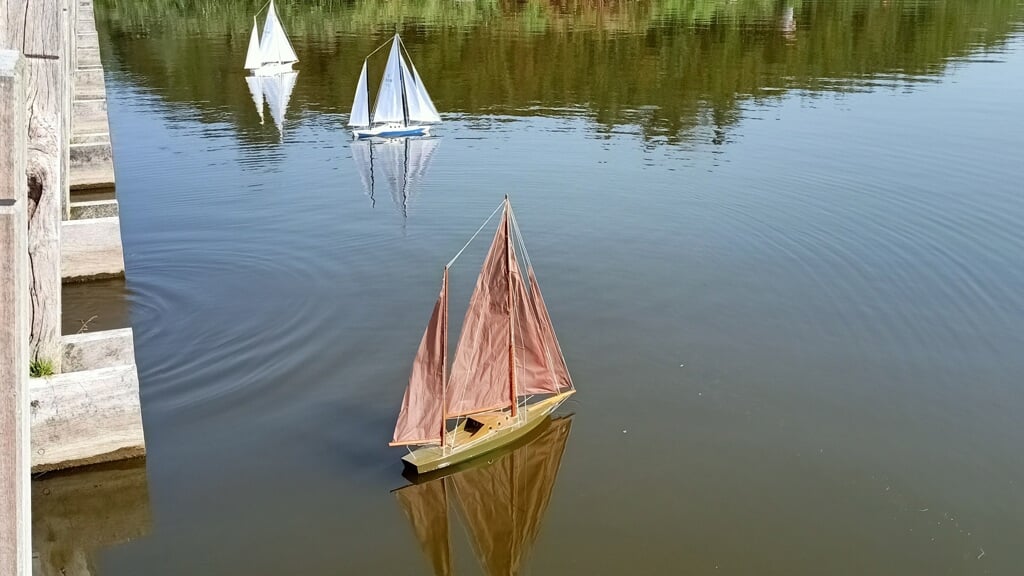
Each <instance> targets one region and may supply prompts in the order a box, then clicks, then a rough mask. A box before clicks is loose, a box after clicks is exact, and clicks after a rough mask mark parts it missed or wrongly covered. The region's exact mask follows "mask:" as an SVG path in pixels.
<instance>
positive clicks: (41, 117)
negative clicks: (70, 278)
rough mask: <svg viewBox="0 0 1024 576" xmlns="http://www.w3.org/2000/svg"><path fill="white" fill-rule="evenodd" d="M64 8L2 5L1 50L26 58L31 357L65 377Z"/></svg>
mask: <svg viewBox="0 0 1024 576" xmlns="http://www.w3.org/2000/svg"><path fill="white" fill-rule="evenodd" d="M66 1H67V0H56V1H55V0H5V3H4V6H3V8H4V10H5V11H6V18H5V19H4V20H3V21H0V23H2V24H3V25H2V26H0V28H3V30H2V31H0V48H8V49H14V50H21V51H22V52H23V53H24V55H25V58H26V65H25V72H26V83H25V86H26V89H25V94H26V107H27V116H26V118H27V119H28V126H27V130H28V139H27V146H28V155H27V157H26V161H25V171H26V175H27V179H28V204H27V206H26V210H27V214H28V252H29V266H30V269H31V271H30V274H29V277H30V279H31V286H30V295H31V297H30V304H29V305H30V310H31V312H30V316H29V321H30V333H29V345H30V354H31V356H32V358H33V359H36V360H46V361H49V362H51V363H52V364H53V367H54V369H55V370H56V371H59V370H60V362H61V357H62V355H63V354H62V353H61V349H60V345H61V339H60V336H61V334H60V325H61V323H60V313H61V297H60V291H61V275H60V222H61V219H62V216H63V215H64V213H65V209H66V208H65V206H66V204H67V201H68V195H67V185H68V178H67V167H68V164H69V160H68V159H67V154H68V152H67V146H66V142H67V136H68V134H67V133H66V131H65V130H64V122H65V114H64V111H65V110H68V109H69V108H70V104H68V102H69V100H68V98H70V96H69V92H70V91H69V84H68V82H69V80H68V75H67V74H66V71H67V65H68V63H67V59H68V56H67V47H68V44H69V42H68V35H69V33H70V29H69V26H68V23H67V12H66V11H65V10H64V9H63V8H64V7H65V6H66V3H65V2H66Z"/></svg>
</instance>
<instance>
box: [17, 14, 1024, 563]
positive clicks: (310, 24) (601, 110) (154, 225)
mask: <svg viewBox="0 0 1024 576" xmlns="http://www.w3.org/2000/svg"><path fill="white" fill-rule="evenodd" d="M258 4H259V3H242V2H236V1H233V0H232V1H220V2H218V1H214V0H183V1H178V2H172V1H169V0H139V1H126V0H98V4H97V7H96V13H97V20H98V25H99V33H100V43H101V47H102V48H101V49H102V56H103V62H104V64H105V67H106V81H107V93H108V96H109V110H110V124H111V132H112V138H113V141H114V148H115V162H116V170H117V182H118V188H117V194H118V197H119V199H120V202H121V226H122V231H123V240H124V247H125V261H126V265H127V282H126V283H121V282H112V283H110V282H108V283H104V284H100V285H88V286H76V287H69V289H68V291H67V293H68V296H67V299H68V305H67V307H68V311H67V316H68V320H67V322H68V326H67V329H69V330H74V329H77V328H78V327H79V326H80V323H79V320H84V319H87V318H89V317H91V316H93V315H96V316H97V318H96V319H95V320H94V321H93V322H92V324H91V325H90V326H91V327H92V329H97V328H98V327H103V326H116V325H125V324H129V323H130V325H131V326H133V327H134V329H135V343H136V354H137V357H138V367H139V373H140V378H141V394H142V406H143V413H144V420H145V426H146V438H147V443H148V448H149V456H148V459H147V462H146V472H145V474H146V476H147V477H148V484H146V486H145V490H147V491H148V500H147V499H145V498H143V499H141V500H142V502H143V503H142V504H139V505H141V506H144V507H146V510H145V511H143V512H139V514H142V515H143V516H142V517H145V518H147V520H146V521H145V523H144V524H145V526H144V527H142V528H140V529H139V530H137V531H136V532H134V533H132V534H130V535H128V536H125V537H123V538H109V539H106V540H105V539H104V538H101V537H99V536H97V537H96V538H95V541H91V543H89V546H90V547H91V548H90V551H89V552H88V553H87V554H86V556H87V557H88V564H89V566H90V568H89V569H90V570H91V572H90V573H92V574H98V575H102V576H114V575H125V576H128V575H138V574H147V575H151V576H162V575H181V574H190V575H228V574H231V575H236V574H237V575H241V574H357V573H380V574H430V573H432V568H431V563H430V561H429V559H428V558H427V557H426V556H425V555H424V553H423V552H422V551H421V547H420V544H419V542H418V541H417V538H416V535H415V533H414V531H413V529H412V527H411V525H410V522H409V521H408V519H407V518H406V516H405V514H404V512H403V509H402V507H401V506H400V503H399V501H398V499H397V498H396V496H395V495H394V494H392V493H390V491H391V490H392V489H395V488H398V487H400V486H402V485H404V484H405V483H406V482H405V480H404V479H403V478H402V476H401V475H400V472H401V465H400V461H399V458H400V457H401V456H402V454H403V451H402V450H401V449H391V448H388V447H387V442H388V440H389V439H390V438H391V436H390V434H391V431H392V428H393V425H394V419H395V416H396V414H397V410H398V405H399V403H400V400H401V397H402V393H403V390H404V387H405V384H406V381H407V379H408V373H409V368H410V365H411V362H412V357H413V354H414V353H415V349H416V346H417V343H418V342H419V339H420V337H421V335H422V332H423V328H424V326H425V324H426V321H427V318H428V316H429V314H430V309H431V306H432V304H433V302H434V299H435V298H436V297H437V290H438V287H439V282H440V277H441V269H442V266H443V265H444V263H445V262H447V261H448V259H449V258H450V257H451V256H453V255H454V253H455V252H456V251H457V250H458V249H459V248H460V247H461V246H462V244H463V243H464V242H465V241H466V240H467V239H468V238H469V236H470V235H471V234H472V233H473V231H474V230H476V228H477V226H479V224H480V223H481V222H482V221H483V219H484V218H485V217H486V216H487V215H488V214H490V213H491V211H492V210H493V209H494V208H495V207H496V206H497V205H498V203H499V202H500V200H501V198H502V197H503V195H504V194H506V193H507V194H509V195H510V196H511V198H512V202H513V205H514V206H515V209H516V213H517V215H518V219H519V222H520V226H521V228H522V232H523V235H524V237H525V239H526V241H527V246H528V248H529V251H530V255H531V258H532V260H533V263H534V265H535V267H536V270H537V274H538V277H539V280H540V283H541V285H542V286H543V289H544V295H545V298H546V300H547V303H548V306H549V307H550V309H551V315H552V317H553V320H554V324H555V328H556V329H557V331H558V334H559V337H560V340H561V343H562V347H563V349H564V352H565V355H566V357H567V360H568V365H569V368H570V370H571V371H572V373H573V376H574V380H575V382H576V385H577V387H578V389H579V393H578V394H577V395H576V396H575V397H574V398H573V400H572V401H571V402H569V403H568V404H567V405H566V406H565V407H564V408H563V410H562V411H563V412H565V413H569V412H572V413H575V416H574V417H573V419H572V427H571V434H570V435H569V437H568V439H567V441H565V448H564V455H562V457H561V465H560V469H559V471H558V474H557V478H556V479H555V480H554V483H553V486H554V488H553V492H552V494H551V496H550V501H549V503H548V504H547V506H546V509H544V510H542V514H540V515H539V517H537V518H533V519H531V520H534V521H536V522H539V523H540V528H539V532H538V533H537V535H536V537H535V538H534V539H533V540H532V542H531V543H529V545H528V546H527V547H526V551H525V553H524V555H523V557H522V560H521V563H520V567H521V573H523V574H715V575H747V574H778V575H794V574H801V575H803V574H806V575H812V574H813V575H818V574H835V575H840V574H849V575H861V574H878V575H885V574H892V575H896V574H900V575H905V574H922V575H924V574H928V575H933V574H1019V573H1020V571H1021V567H1022V566H1024V549H1022V547H1021V542H1024V457H1022V449H1021V447H1022V446H1024V425H1022V417H1021V414H1024V228H1022V222H1024V195H1022V191H1024V109H1022V107H1021V105H1022V103H1024V3H1022V2H1021V1H1020V0H963V1H955V0H947V1H942V0H935V1H929V0H922V1H900V0H889V1H885V0H872V1H864V0H830V1H825V0H822V1H814V0H802V1H801V0H792V1H784V0H783V1H774V0H737V1H714V0H706V1H699V0H694V1H685V0H660V1H659V0H649V1H644V0H641V1H638V2H580V1H576V0H568V1H567V2H560V3H547V2H543V1H534V0H526V1H524V2H504V1H497V2H487V1H477V2H474V1H468V2H457V1H453V0H424V1H414V2H376V1H364V0H355V1H354V2H333V1H331V0H321V1H319V2H315V3H313V2H306V3H303V2H297V1H294V2H290V1H283V2H282V3H281V4H280V5H279V11H280V14H281V18H282V21H283V22H284V25H285V26H286V28H287V29H288V31H289V33H290V36H291V39H292V43H293V45H294V47H295V50H296V52H297V53H298V55H299V58H300V59H301V61H300V63H299V64H298V65H297V67H296V69H297V70H298V76H297V78H296V82H295V85H294V91H293V92H292V94H291V96H290V100H289V101H288V102H287V105H286V106H285V105H284V102H283V98H282V99H278V100H275V101H274V102H272V103H271V106H270V107H268V108H266V109H265V110H264V111H263V117H264V118H263V121H262V122H261V119H260V115H259V113H258V112H257V107H256V105H255V104H254V101H253V97H252V95H251V94H250V92H249V89H248V86H247V84H246V82H245V79H244V76H245V73H244V71H243V70H242V69H241V67H242V63H243V60H244V57H245V50H246V44H247V42H248V38H249V32H250V29H251V26H252V14H253V12H254V11H255V10H256V9H257V8H258V7H259V6H258ZM396 25H397V27H398V29H399V30H400V31H401V33H402V38H403V40H404V41H405V43H406V46H407V47H408V50H409V52H410V54H411V56H412V58H413V60H414V62H415V64H416V67H417V68H418V70H419V72H420V74H421V75H422V77H423V78H424V80H425V82H426V85H427V87H428V89H429V90H430V93H431V95H432V96H433V98H434V100H435V102H436V104H437V107H438V109H439V110H440V111H441V113H442V116H443V117H444V119H445V122H444V123H443V124H442V125H441V126H440V127H439V128H438V129H437V130H436V136H437V139H436V140H433V141H431V142H430V144H429V146H424V145H422V144H419V145H416V147H411V148H410V149H409V150H408V151H407V150H406V149H404V148H400V149H395V148H382V149H376V150H375V154H378V156H376V158H384V159H385V162H382V163H383V164H388V163H391V164H388V165H390V166H400V167H405V166H407V165H412V166H414V167H415V170H410V172H411V173H410V174H409V175H408V176H406V174H405V172H404V171H403V170H401V169H397V170H395V171H393V172H391V173H388V172H386V170H387V166H385V167H384V168H381V167H379V166H378V167H376V168H375V170H378V171H377V172H375V178H374V180H373V184H374V188H373V191H372V195H371V193H370V191H369V190H367V188H366V187H365V186H364V181H363V178H362V176H361V175H362V174H363V172H361V169H360V166H361V165H360V164H359V163H358V160H359V158H360V155H359V151H357V153H355V154H354V153H353V147H352V142H351V135H350V133H349V132H348V130H346V129H345V123H346V121H347V114H348V110H349V107H350V104H351V101H352V94H353V91H354V89H355V83H356V80H357V76H358V73H359V69H360V66H361V64H362V60H363V57H364V56H365V55H366V54H367V53H369V52H370V51H372V50H373V49H374V48H376V47H377V46H378V45H379V44H381V43H382V42H384V41H385V40H387V39H388V38H389V36H390V35H391V34H393V33H394V31H395V28H396ZM375 66H376V68H375ZM382 67H383V58H380V62H376V63H372V64H371V78H373V80H372V82H376V79H377V78H379V73H380V70H381V68H382ZM371 88H372V86H371ZM275 107H276V108H275ZM275 110H276V112H275ZM282 112H283V114H282ZM275 114H276V115H277V116H278V117H277V118H275ZM279 121H280V125H279ZM379 170H385V172H380V171H379ZM395 174H397V175H398V176H397V177H396V176H395ZM489 234H490V233H488V235H489ZM486 244H487V242H486V241H483V242H477V243H475V244H474V245H473V246H472V247H471V249H470V250H468V251H467V253H466V254H465V255H464V256H463V257H462V259H461V260H460V261H459V263H458V264H457V265H456V267H455V268H454V269H453V272H452V282H453V287H452V297H453V309H452V315H453V316H452V317H453V318H454V319H456V320H458V319H459V318H461V309H462V308H460V304H458V303H464V302H465V301H466V299H468V295H469V292H470V290H471V285H472V283H473V281H474V280H475V277H476V273H477V269H478V266H479V263H480V261H481V259H482V255H483V253H484V251H485V249H486ZM461 306H462V307H464V304H461ZM454 322H455V321H453V323H454ZM97 513H98V514H102V513H101V512H97ZM527 513H528V514H529V513H531V512H529V511H527ZM39 520H40V518H39V514H37V521H39ZM451 526H452V534H453V536H452V538H453V543H452V555H453V560H454V562H455V565H456V572H457V573H458V574H479V573H486V572H485V571H484V568H482V567H481V562H480V561H479V560H478V559H477V558H476V555H475V554H474V547H473V545H472V544H471V543H472V542H473V541H474V540H473V538H474V535H473V534H471V533H470V532H472V529H471V528H470V529H467V528H465V527H464V526H465V524H464V523H462V524H460V523H459V522H456V521H453V522H452V524H451Z"/></svg>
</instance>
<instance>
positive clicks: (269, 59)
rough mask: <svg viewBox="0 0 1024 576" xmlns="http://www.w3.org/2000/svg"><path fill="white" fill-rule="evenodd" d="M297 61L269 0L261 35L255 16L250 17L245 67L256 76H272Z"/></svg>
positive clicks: (290, 66) (290, 67)
mask: <svg viewBox="0 0 1024 576" xmlns="http://www.w3.org/2000/svg"><path fill="white" fill-rule="evenodd" d="M298 61H299V57H298V56H296V55H295V50H293V49H292V44H291V42H289V41H288V35H287V34H285V31H284V26H282V25H281V19H280V18H278V16H277V8H275V7H274V0H270V7H269V9H268V10H267V19H266V21H265V22H264V23H263V35H262V36H261V35H260V34H259V30H258V27H257V24H256V16H253V18H252V34H251V35H250V36H249V50H248V51H247V52H246V53H245V69H246V70H252V72H253V74H255V75H256V76H273V75H275V74H281V73H284V72H288V71H289V70H291V69H292V64H294V63H296V62H298Z"/></svg>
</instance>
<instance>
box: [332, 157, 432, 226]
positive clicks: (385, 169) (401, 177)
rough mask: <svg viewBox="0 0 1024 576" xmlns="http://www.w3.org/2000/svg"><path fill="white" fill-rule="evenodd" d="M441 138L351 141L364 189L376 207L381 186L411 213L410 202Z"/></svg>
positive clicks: (371, 203) (403, 212) (400, 207)
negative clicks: (376, 194)
mask: <svg viewBox="0 0 1024 576" xmlns="http://www.w3.org/2000/svg"><path fill="white" fill-rule="evenodd" d="M440 144H441V139H440V138H370V139H361V140H353V141H352V159H353V160H355V163H356V167H357V168H358V169H359V177H360V179H361V180H362V181H363V188H365V189H366V193H367V195H369V196H370V205H371V206H376V204H377V201H376V197H375V193H376V192H377V191H378V190H380V189H381V188H385V189H387V190H388V191H389V192H390V193H391V199H392V201H394V203H395V206H396V207H397V208H398V210H399V211H400V212H401V213H402V217H403V218H405V217H406V216H408V215H409V214H408V210H409V203H410V201H411V199H412V197H413V196H414V195H415V193H416V191H417V188H418V187H419V186H420V185H421V184H422V181H423V177H424V176H425V175H426V172H427V169H428V168H429V167H430V162H431V160H432V159H433V156H434V152H435V151H437V147H438V146H440Z"/></svg>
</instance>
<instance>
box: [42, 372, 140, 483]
mask: <svg viewBox="0 0 1024 576" xmlns="http://www.w3.org/2000/svg"><path fill="white" fill-rule="evenodd" d="M29 398H30V399H31V404H32V408H31V413H32V424H31V425H32V472H36V473H38V472H46V471H49V470H60V469H64V468H72V467H75V466H86V465H89V464H98V463H100V462H110V461H112V460H121V459H126V458H135V457H138V456H144V455H145V454H146V440H145V437H144V435H143V431H142V409H141V407H140V406H139V377H138V375H137V374H136V371H135V365H134V364H128V365H120V366H112V367H109V368H99V369H96V370H86V371H83V372H69V373H64V374H58V375H57V376H50V377H48V378H32V380H31V382H30V384H29Z"/></svg>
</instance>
